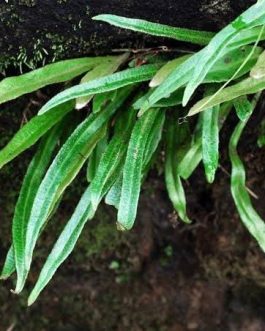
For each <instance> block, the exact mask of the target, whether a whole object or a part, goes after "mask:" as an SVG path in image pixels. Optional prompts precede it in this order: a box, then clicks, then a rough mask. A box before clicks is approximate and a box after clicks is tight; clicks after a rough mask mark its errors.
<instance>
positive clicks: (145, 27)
mask: <svg viewBox="0 0 265 331" xmlns="http://www.w3.org/2000/svg"><path fill="white" fill-rule="evenodd" d="M93 20H96V21H103V22H107V23H110V24H111V25H114V26H118V27H120V28H124V29H129V30H133V31H138V32H143V33H146V34H150V35H153V36H158V37H166V38H172V39H176V40H179V41H186V42H191V43H193V44H197V45H207V44H208V43H209V41H210V40H211V38H212V37H213V36H214V33H212V32H206V31H196V30H190V29H183V28H175V27H171V26H168V25H163V24H158V23H152V22H148V21H144V20H140V19H132V18H127V17H121V16H117V15H108V14H102V15H98V16H95V17H93Z"/></svg>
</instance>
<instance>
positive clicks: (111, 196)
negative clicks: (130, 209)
mask: <svg viewBox="0 0 265 331" xmlns="http://www.w3.org/2000/svg"><path fill="white" fill-rule="evenodd" d="M121 189H122V172H121V173H120V175H119V177H118V179H117V180H116V181H115V183H114V184H113V185H112V187H111V188H110V190H109V192H108V193H107V194H106V197H105V203H106V204H107V205H110V206H114V207H115V208H116V209H119V204H120V199H121Z"/></svg>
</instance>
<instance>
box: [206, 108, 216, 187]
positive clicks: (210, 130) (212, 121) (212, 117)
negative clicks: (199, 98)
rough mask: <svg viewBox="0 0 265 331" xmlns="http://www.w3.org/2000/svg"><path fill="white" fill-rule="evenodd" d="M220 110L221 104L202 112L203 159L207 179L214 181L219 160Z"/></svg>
mask: <svg viewBox="0 0 265 331" xmlns="http://www.w3.org/2000/svg"><path fill="white" fill-rule="evenodd" d="M219 111H220V106H215V107H213V108H210V109H207V110H205V111H204V112H203V113H202V160H203V164H204V169H205V174H206V178H207V181H208V182H209V183H213V181H214V178H215V173H216V170H217V168H218V161H219V127H218V126H219Z"/></svg>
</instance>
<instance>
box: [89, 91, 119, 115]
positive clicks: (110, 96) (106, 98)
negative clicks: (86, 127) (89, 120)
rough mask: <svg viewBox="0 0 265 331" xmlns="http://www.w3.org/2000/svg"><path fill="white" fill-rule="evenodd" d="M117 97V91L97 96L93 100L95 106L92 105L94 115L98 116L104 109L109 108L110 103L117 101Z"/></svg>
mask: <svg viewBox="0 0 265 331" xmlns="http://www.w3.org/2000/svg"><path fill="white" fill-rule="evenodd" d="M116 95H117V90H114V91H110V92H106V93H99V94H96V95H95V96H94V98H93V105H92V111H93V113H95V114H96V113H98V112H100V111H101V110H102V109H103V108H104V107H106V106H107V104H108V103H109V102H112V101H114V100H115V98H116Z"/></svg>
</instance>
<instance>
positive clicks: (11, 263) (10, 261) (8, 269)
mask: <svg viewBox="0 0 265 331" xmlns="http://www.w3.org/2000/svg"><path fill="white" fill-rule="evenodd" d="M15 271H16V264H15V255H14V248H13V246H11V247H10V249H9V250H8V253H7V256H6V260H5V263H4V266H3V269H2V271H1V275H0V279H3V280H5V279H7V278H9V277H10V276H11V275H12V274H13V273H14V272H15Z"/></svg>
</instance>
